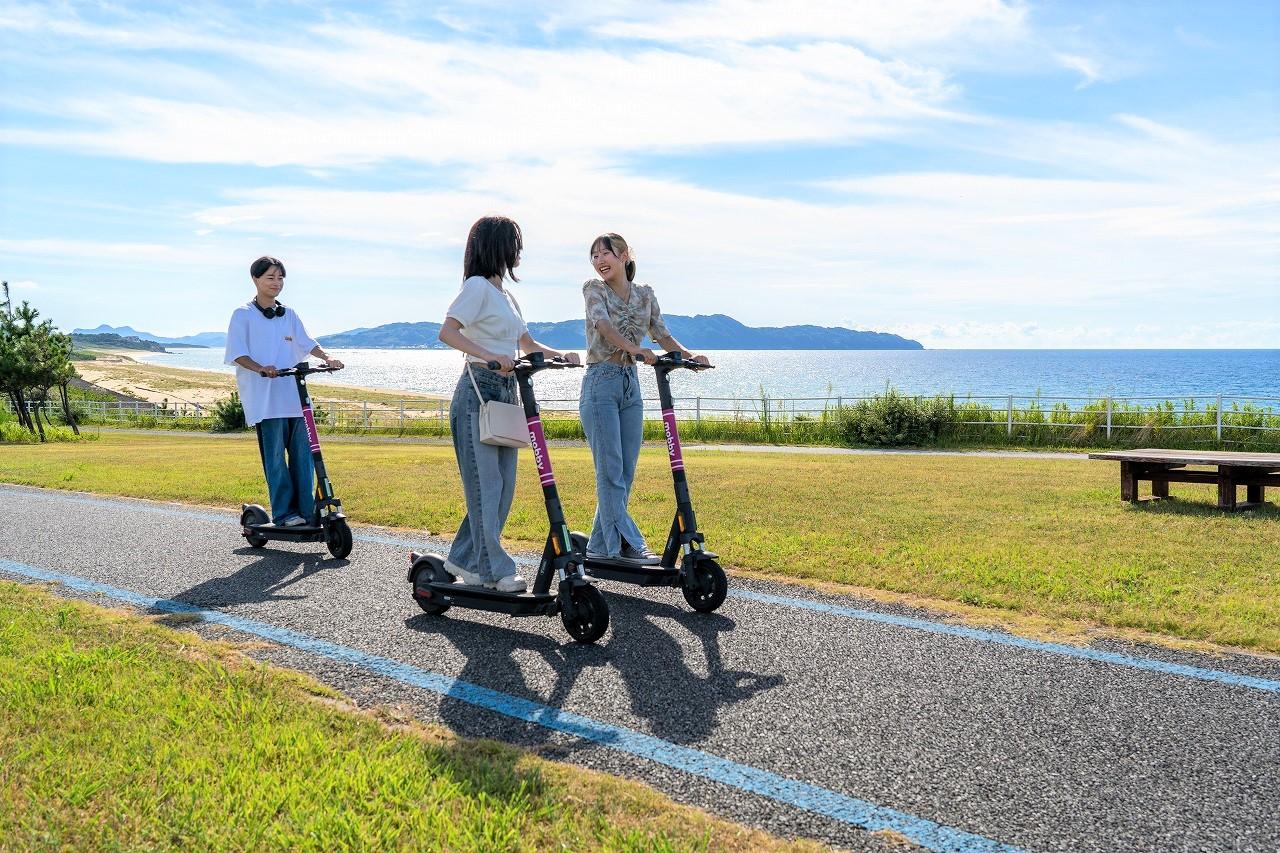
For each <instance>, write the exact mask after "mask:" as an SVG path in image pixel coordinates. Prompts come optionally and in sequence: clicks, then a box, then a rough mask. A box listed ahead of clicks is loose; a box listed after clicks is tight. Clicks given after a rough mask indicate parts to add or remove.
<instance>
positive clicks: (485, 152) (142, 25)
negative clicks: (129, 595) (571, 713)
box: [0, 0, 1280, 347]
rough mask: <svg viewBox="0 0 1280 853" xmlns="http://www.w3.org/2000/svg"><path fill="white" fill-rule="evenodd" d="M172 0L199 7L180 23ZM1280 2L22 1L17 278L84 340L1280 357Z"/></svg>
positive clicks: (15, 15)
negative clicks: (1194, 350)
mask: <svg viewBox="0 0 1280 853" xmlns="http://www.w3.org/2000/svg"><path fill="white" fill-rule="evenodd" d="M178 5H180V7H181V8H180V9H179V10H178V11H175V10H174V9H175V7H176V6H178ZM1277 56H1280V4H1276V3H1270V2H1252V0H1250V1H1249V2H1222V3H1206V2H1194V3H1190V2H1188V3H1181V2H1140V3H1139V2H1133V3H1125V2H1112V3H1093V2H1061V3H1039V2H1021V1H1020V0H937V2H935V0H898V2H894V3H891V4H890V3H883V2H879V0H875V1H874V2H873V1H872V0H830V2H828V0H820V2H819V0H815V2H808V3H805V2H799V3H794V4H782V3H777V2H761V0H710V2H680V3H660V2H652V0H645V2H638V1H637V2H620V3H604V2H589V3H588V2H581V0H565V2H557V3H548V4H539V3H527V4H508V3H505V2H504V3H497V2H478V3H456V4H443V5H435V6H433V5H430V4H411V3H381V4H377V3H355V4H347V5H338V4H333V5H327V6H319V5H316V4H307V3H271V2H259V3H252V4H248V3H243V4H228V5H219V4H205V3H189V4H154V5H153V4H141V3H132V4H131V3H41V4H28V3H20V2H0V186H2V188H3V193H2V195H0V276H3V277H4V278H5V279H7V280H8V281H9V282H10V283H11V286H13V288H14V295H15V297H16V298H17V299H28V300H30V301H32V302H33V303H34V304H36V305H37V307H39V308H40V309H41V311H42V312H43V313H44V314H45V316H50V317H53V318H54V320H55V321H56V322H57V323H58V324H59V325H60V326H62V327H64V328H68V329H69V328H72V327H76V326H95V325H97V324H99V323H109V324H111V325H125V324H128V325H132V326H134V327H136V328H140V329H144V330H147V331H150V332H154V333H158V334H171V335H177V334H188V333H194V332H199V331H211V330H217V329H221V328H223V327H224V326H225V322H226V317H227V316H228V314H229V312H230V309H231V308H232V307H233V306H234V305H236V304H237V303H239V302H241V301H243V300H245V299H247V298H248V297H249V296H250V295H251V293H252V291H251V285H250V282H249V280H248V275H247V267H248V264H249V262H250V261H251V260H252V259H253V258H255V257H257V256H258V255H260V254H275V255H278V256H280V257H282V258H283V259H284V260H285V261H286V263H287V265H288V271H289V277H288V282H287V285H286V289H285V292H284V294H283V295H282V300H283V301H285V302H286V303H288V304H291V305H294V306H295V307H297V308H298V309H299V310H300V312H301V313H302V316H303V317H304V318H305V319H306V321H307V323H308V325H309V326H310V328H311V331H312V332H313V333H317V334H323V333H329V332H336V331H341V330H344V329H348V328H353V327H357V326H373V325H378V324H381V323H387V322H397V321H405V320H436V321H438V320H439V319H440V318H441V316H442V315H443V312H444V309H445V307H446V306H447V305H448V303H449V301H450V299H451V298H452V296H453V294H454V292H455V291H456V289H457V286H458V283H459V278H460V272H461V242H462V239H463V238H464V236H465V234H466V230H467V228H468V226H469V225H470V223H471V222H472V221H473V220H474V219H475V218H476V217H478V216H480V215H483V214H486V213H505V214H507V215H510V216H513V217H514V218H516V219H517V221H519V222H520V223H521V225H522V227H523V228H524V231H525V236H526V241H525V242H526V251H525V255H524V261H523V264H522V266H521V269H520V271H519V272H520V274H521V279H522V280H521V283H520V284H519V285H517V286H516V289H517V293H519V295H520V299H521V302H522V304H523V306H524V308H525V313H526V316H527V317H528V318H529V319H531V320H561V319H569V318H572V317H576V316H581V310H582V308H581V293H580V285H581V283H582V281H583V280H584V279H585V278H587V277H589V276H590V275H591V270H590V268H589V266H588V264H587V259H586V255H587V247H588V245H589V244H590V242H591V239H592V237H593V236H594V235H595V234H597V233H600V232H602V231H617V232H619V233H621V234H623V235H624V236H626V237H627V239H628V240H629V241H630V242H631V243H632V244H633V245H634V246H635V247H636V250H637V255H638V260H639V270H640V274H639V276H638V278H639V280H641V281H644V282H647V283H650V284H652V285H654V287H655V288H656V290H657V292H658V295H659V298H660V300H661V302H662V305H663V308H664V310H666V311H668V312H671V313H679V314H711V313H725V314H730V315H732V316H734V317H737V318H738V319H740V320H742V321H744V322H746V323H748V324H751V325H783V324H794V323H818V324H823V325H841V326H847V327H851V328H858V329H874V330H879V331H892V332H896V333H899V334H903V335H907V336H909V337H913V338H916V339H918V340H921V341H922V342H924V343H925V345H926V346H930V347H1275V346H1276V345H1277V340H1278V339H1280V156H1277V152H1280V62H1278V61H1277V60H1276V57H1277Z"/></svg>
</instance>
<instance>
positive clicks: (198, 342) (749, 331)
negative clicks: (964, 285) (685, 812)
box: [72, 314, 924, 350]
mask: <svg viewBox="0 0 1280 853" xmlns="http://www.w3.org/2000/svg"><path fill="white" fill-rule="evenodd" d="M664 319H665V320H666V321H667V328H668V329H670V330H671V334H673V335H675V337H676V338H677V339H678V340H679V341H680V342H681V343H683V344H684V345H685V346H687V347H690V348H691V349H750V350H788V349H836V350H855V349H864V350H865V349H924V347H923V346H922V345H921V344H920V342H919V341H913V340H911V339H909V338H902V337H899V336H898V335H891V334H888V333H887V332H859V331H855V330H853V329H845V328H841V327H839V326H744V325H743V324H742V323H739V322H738V321H737V320H735V319H733V318H732V317H728V316H725V315H724V314H698V315H697V316H694V317H685V316H682V315H680V314H666V315H664ZM529 331H530V332H531V333H532V334H533V336H534V337H535V338H537V339H538V340H540V341H542V342H543V343H544V344H546V345H547V346H552V347H555V348H556V349H578V350H580V349H585V348H586V345H587V343H586V333H585V330H584V326H583V322H582V320H562V321H560V322H558V323H530V324H529ZM72 334H77V335H79V334H115V335H120V336H122V337H135V338H140V339H142V340H145V341H156V342H157V343H162V344H168V345H170V346H188V347H201V346H204V347H220V346H224V345H225V344H226V340H227V336H226V333H224V332H201V333H200V334H198V335H187V336H185V337H181V338H162V337H160V336H159V335H152V334H150V333H148V332H139V331H138V330H137V329H133V328H131V327H129V326H116V327H112V326H107V325H102V326H99V327H98V328H96V329H75V330H74V331H73V332H72ZM439 334H440V324H439V323H387V324H386V325H383V326H375V327H373V328H364V327H362V328H359V329H350V330H348V331H345V332H339V333H337V334H334V335H321V336H320V337H319V339H318V340H319V341H320V343H322V344H324V345H325V346H327V347H335V348H336V347H366V348H375V347H376V348H388V349H446V347H445V346H444V344H442V343H440V341H439V338H438V336H439Z"/></svg>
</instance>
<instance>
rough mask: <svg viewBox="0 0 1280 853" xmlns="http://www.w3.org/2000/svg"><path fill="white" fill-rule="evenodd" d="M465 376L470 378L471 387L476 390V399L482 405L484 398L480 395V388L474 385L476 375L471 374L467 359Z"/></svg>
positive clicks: (469, 361) (469, 362) (469, 363)
mask: <svg viewBox="0 0 1280 853" xmlns="http://www.w3.org/2000/svg"><path fill="white" fill-rule="evenodd" d="M467 375H468V376H470V377H471V387H472V388H474V389H476V399H477V400H479V401H480V404H481V405H484V397H483V396H481V394H480V386H479V385H477V384H476V375H475V374H474V373H472V372H471V359H467Z"/></svg>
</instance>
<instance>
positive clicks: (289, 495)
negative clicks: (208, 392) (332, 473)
mask: <svg viewBox="0 0 1280 853" xmlns="http://www.w3.org/2000/svg"><path fill="white" fill-rule="evenodd" d="M257 431H258V452H259V453H261V454H262V470H263V471H264V472H265V473H266V475H267V493H268V494H269V495H270V496H271V521H272V522H273V523H275V524H279V523H280V522H281V521H283V520H284V519H285V518H286V517H287V516H290V515H294V514H295V513H296V514H297V515H300V516H302V517H303V518H305V519H306V520H307V521H308V522H310V521H311V520H312V518H311V517H312V516H313V515H315V511H316V495H315V488H316V469H315V466H314V465H312V464H311V441H310V439H308V438H307V425H306V424H305V423H304V422H303V420H302V418H267V419H266V420H264V421H259V422H258V425H257ZM286 451H287V452H288V454H289V461H288V464H287V465H286V463H285V458H284V457H285V453H286Z"/></svg>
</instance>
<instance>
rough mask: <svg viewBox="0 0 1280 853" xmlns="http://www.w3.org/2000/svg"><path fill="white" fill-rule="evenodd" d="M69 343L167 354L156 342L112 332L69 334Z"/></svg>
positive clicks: (82, 346) (78, 332) (75, 332)
mask: <svg viewBox="0 0 1280 853" xmlns="http://www.w3.org/2000/svg"><path fill="white" fill-rule="evenodd" d="M71 343H72V344H73V345H75V346H77V347H80V348H82V349H83V348H87V347H108V348H110V349H136V350H145V351H147V352H168V350H167V349H165V348H164V344H162V343H159V342H158V341H151V340H143V339H142V338H139V337H138V336H137V335H129V336H128V337H125V336H123V335H117V334H115V333H114V332H81V331H78V330H77V331H74V332H72V333H71Z"/></svg>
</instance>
